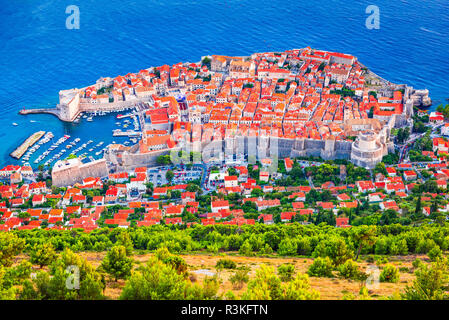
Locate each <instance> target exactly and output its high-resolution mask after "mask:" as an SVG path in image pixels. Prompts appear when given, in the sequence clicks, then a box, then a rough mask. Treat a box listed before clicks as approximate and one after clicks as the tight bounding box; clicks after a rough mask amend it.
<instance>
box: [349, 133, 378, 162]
mask: <svg viewBox="0 0 449 320" xmlns="http://www.w3.org/2000/svg"><path fill="white" fill-rule="evenodd" d="M385 151H386V145H385V144H384V143H382V142H381V139H380V136H379V135H378V134H377V133H375V132H374V131H372V130H368V131H364V132H361V133H359V135H358V137H357V139H356V140H355V141H354V142H353V143H352V150H351V161H352V162H353V163H354V164H356V165H358V166H360V167H364V168H367V169H373V168H374V167H375V166H376V164H377V163H379V162H381V161H382V157H383V156H384V154H385Z"/></svg>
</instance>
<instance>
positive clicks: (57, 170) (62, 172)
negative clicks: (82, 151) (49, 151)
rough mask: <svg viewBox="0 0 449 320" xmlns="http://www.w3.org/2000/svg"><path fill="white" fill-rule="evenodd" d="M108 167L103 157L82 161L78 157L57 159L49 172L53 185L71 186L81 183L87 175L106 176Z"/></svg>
mask: <svg viewBox="0 0 449 320" xmlns="http://www.w3.org/2000/svg"><path fill="white" fill-rule="evenodd" d="M108 173H109V171H108V167H107V165H106V160H105V159H100V160H96V161H92V162H88V163H83V162H82V161H81V160H80V159H78V158H74V159H69V160H59V161H57V162H56V163H55V165H54V167H53V170H52V172H51V177H52V181H53V185H54V186H56V187H65V186H71V185H73V184H75V183H76V182H78V183H82V182H83V180H84V179H86V178H88V177H100V178H103V177H107V176H108Z"/></svg>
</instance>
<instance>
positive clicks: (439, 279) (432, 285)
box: [401, 260, 448, 300]
mask: <svg viewBox="0 0 449 320" xmlns="http://www.w3.org/2000/svg"><path fill="white" fill-rule="evenodd" d="M447 271H448V270H447V264H446V263H445V262H444V261H441V260H439V261H437V262H434V263H432V264H431V265H430V266H427V265H425V264H422V263H421V264H420V266H419V268H418V269H417V270H416V271H415V276H416V278H415V280H414V281H413V285H412V286H406V288H405V291H404V293H403V294H402V295H401V296H402V298H403V299H405V300H444V299H447V298H448V295H447V293H446V287H447V283H448V273H447Z"/></svg>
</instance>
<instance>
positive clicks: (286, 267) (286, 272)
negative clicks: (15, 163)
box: [278, 263, 295, 282]
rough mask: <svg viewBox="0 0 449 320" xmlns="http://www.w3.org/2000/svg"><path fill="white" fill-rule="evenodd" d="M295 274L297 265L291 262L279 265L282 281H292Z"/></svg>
mask: <svg viewBox="0 0 449 320" xmlns="http://www.w3.org/2000/svg"><path fill="white" fill-rule="evenodd" d="M294 274H295V266H294V265H292V264H290V263H283V264H281V265H280V266H279V267H278V275H279V277H280V278H281V281H282V282H287V281H291V280H292V279H293V275H294Z"/></svg>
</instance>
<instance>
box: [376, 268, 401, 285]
mask: <svg viewBox="0 0 449 320" xmlns="http://www.w3.org/2000/svg"><path fill="white" fill-rule="evenodd" d="M379 280H380V282H392V283H395V282H398V281H399V271H398V268H397V267H395V266H394V265H392V264H387V265H386V266H385V267H384V269H383V270H382V272H381V273H380V279H379Z"/></svg>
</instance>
